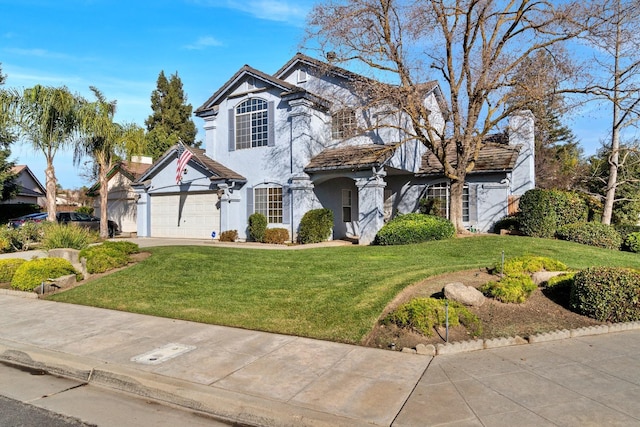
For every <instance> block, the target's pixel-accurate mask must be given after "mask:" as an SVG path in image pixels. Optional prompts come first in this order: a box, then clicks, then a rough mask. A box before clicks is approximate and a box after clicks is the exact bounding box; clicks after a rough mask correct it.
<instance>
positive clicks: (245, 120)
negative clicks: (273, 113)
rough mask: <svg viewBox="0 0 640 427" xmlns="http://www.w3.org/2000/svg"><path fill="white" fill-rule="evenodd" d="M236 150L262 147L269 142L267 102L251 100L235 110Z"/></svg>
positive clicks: (256, 99) (257, 99)
mask: <svg viewBox="0 0 640 427" xmlns="http://www.w3.org/2000/svg"><path fill="white" fill-rule="evenodd" d="M235 113H236V120H235V132H236V135H235V138H236V149H237V150H240V149H243V148H252V147H263V146H266V145H267V144H268V140H269V120H268V113H267V102H266V101H264V100H262V99H259V98H251V99H247V100H246V101H244V102H243V103H242V104H240V105H238V106H237V107H236V108H235Z"/></svg>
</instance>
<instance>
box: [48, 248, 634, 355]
mask: <svg viewBox="0 0 640 427" xmlns="http://www.w3.org/2000/svg"><path fill="white" fill-rule="evenodd" d="M503 250H504V251H505V257H507V258H509V257H514V256H520V255H527V254H532V255H539V256H546V257H550V258H555V259H558V260H559V261H562V262H564V263H565V264H567V265H568V266H569V267H573V268H585V267H589V266H594V265H609V266H624V267H633V268H640V256H638V254H633V253H629V252H619V251H612V250H607V249H599V248H595V247H590V246H584V245H580V244H576V243H571V242H565V241H559V240H549V239H535V238H528V237H518V236H486V237H470V238H460V239H453V240H447V241H436V242H427V243H422V244H417V245H407V246H385V247H382V246H371V247H355V246H354V247H350V246H344V247H337V248H336V247H334V248H318V249H306V250H300V251H277V250H255V249H235V248H220V247H208V246H176V247H156V248H149V252H151V253H152V256H151V257H149V258H148V259H146V260H145V261H143V262H141V263H139V264H137V265H135V266H133V267H131V268H128V269H125V270H122V271H119V272H116V273H114V274H111V275H109V276H105V277H103V278H100V279H97V280H95V281H92V282H89V283H87V284H86V285H83V286H80V287H77V288H74V289H71V290H69V291H66V292H63V293H59V294H56V295H52V296H51V297H50V299H52V300H55V301H63V302H69V303H75V304H84V305H91V306H96V307H104V308H111V309H116V310H123V311H131V312H136V313H143V314H150V315H154V316H162V317H170V318H178V319H185V320H192V321H196V322H203V323H212V324H219V325H228V326H235V327H241V328H247V329H255V330H263V331H269V332H278V333H283V334H292V335H298V336H306V337H312V338H319V339H326V340H332V341H339V342H347V343H359V342H361V340H362V339H363V338H364V337H365V336H366V334H367V333H368V332H369V331H370V330H371V328H372V327H373V326H374V324H375V322H376V321H377V319H378V317H379V316H380V315H381V314H382V311H383V309H384V307H385V306H386V305H387V303H389V302H390V301H391V300H392V299H393V298H394V296H395V295H396V294H398V292H400V291H401V290H402V289H403V288H404V287H406V286H408V285H410V284H412V283H415V282H418V281H420V280H422V279H424V278H426V277H429V276H433V275H436V274H441V273H445V272H452V271H459V270H467V269H472V268H482V267H487V266H490V265H492V264H494V263H495V262H496V261H498V260H499V259H500V257H501V253H502V251H503Z"/></svg>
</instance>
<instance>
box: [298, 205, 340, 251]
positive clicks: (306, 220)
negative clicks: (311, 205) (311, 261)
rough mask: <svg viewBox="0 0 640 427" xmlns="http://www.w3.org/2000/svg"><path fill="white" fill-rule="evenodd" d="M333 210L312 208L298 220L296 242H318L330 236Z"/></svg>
mask: <svg viewBox="0 0 640 427" xmlns="http://www.w3.org/2000/svg"><path fill="white" fill-rule="evenodd" d="M332 228H333V212H332V211H331V209H312V210H310V211H307V212H306V213H305V214H304V215H303V216H302V219H301V220H300V231H298V243H302V244H307V243H320V242H324V241H325V240H327V239H329V237H331V229H332Z"/></svg>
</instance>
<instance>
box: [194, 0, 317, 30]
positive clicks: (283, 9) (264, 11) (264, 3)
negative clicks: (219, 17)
mask: <svg viewBox="0 0 640 427" xmlns="http://www.w3.org/2000/svg"><path fill="white" fill-rule="evenodd" d="M193 2H194V3H195V4H199V5H201V6H207V7H217V8H227V9H234V10H239V11H241V12H244V13H247V14H249V15H252V16H254V17H256V18H258V19H265V20H269V21H278V22H287V23H289V24H292V25H296V26H302V25H304V23H305V19H306V16H307V13H309V10H310V9H311V5H312V2H311V1H309V0H297V1H296V0H293V1H292V0H246V1H241V0H240V1H238V0H222V1H221V0H193Z"/></svg>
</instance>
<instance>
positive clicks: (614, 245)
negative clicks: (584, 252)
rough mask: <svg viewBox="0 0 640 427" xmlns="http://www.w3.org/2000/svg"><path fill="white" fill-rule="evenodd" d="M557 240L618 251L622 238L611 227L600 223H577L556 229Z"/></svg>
mask: <svg viewBox="0 0 640 427" xmlns="http://www.w3.org/2000/svg"><path fill="white" fill-rule="evenodd" d="M557 237H558V239H562V240H568V241H571V242H576V243H582V244H584V245H589V246H597V247H599V248H605V249H616V250H618V249H620V245H621V244H622V238H621V237H620V233H618V232H617V231H616V229H615V228H613V227H612V226H611V225H607V224H602V223H600V222H577V223H574V224H567V225H564V226H562V227H560V228H559V229H558V232H557Z"/></svg>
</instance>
